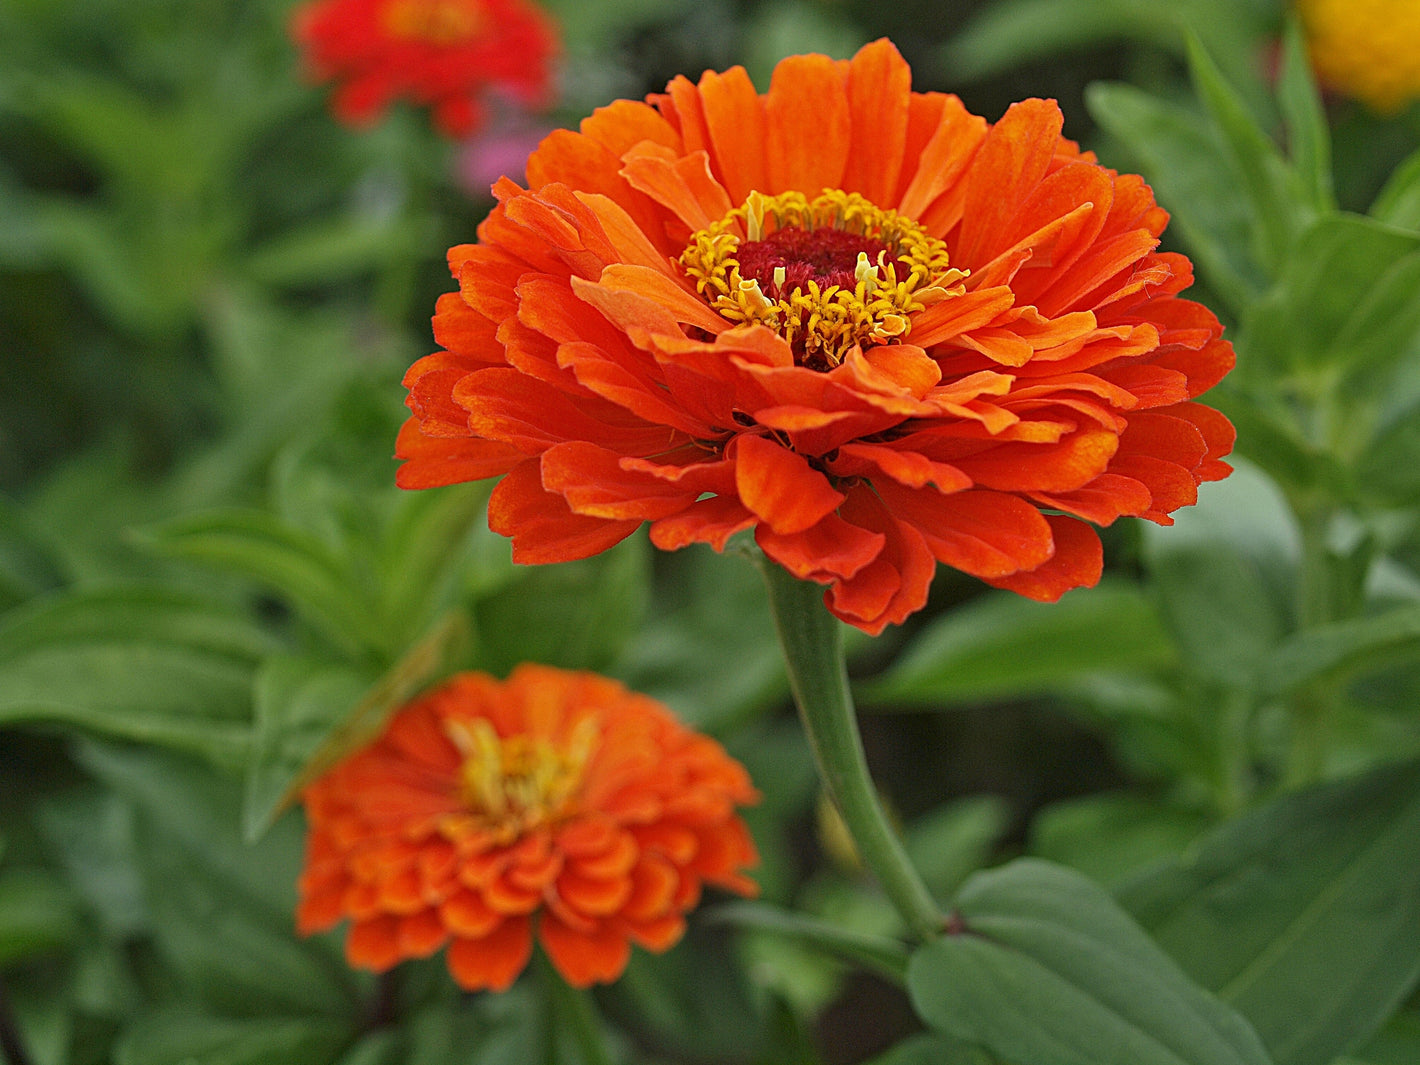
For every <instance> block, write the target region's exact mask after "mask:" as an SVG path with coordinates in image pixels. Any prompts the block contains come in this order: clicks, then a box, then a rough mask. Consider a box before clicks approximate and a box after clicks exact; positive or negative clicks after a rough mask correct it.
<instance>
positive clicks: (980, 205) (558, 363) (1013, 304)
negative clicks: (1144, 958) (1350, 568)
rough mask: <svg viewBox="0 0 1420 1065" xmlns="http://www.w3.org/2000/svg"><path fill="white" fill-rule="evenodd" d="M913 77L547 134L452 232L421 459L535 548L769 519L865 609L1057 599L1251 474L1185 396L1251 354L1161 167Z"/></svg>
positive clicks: (853, 615)
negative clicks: (1111, 536)
mask: <svg viewBox="0 0 1420 1065" xmlns="http://www.w3.org/2000/svg"><path fill="white" fill-rule="evenodd" d="M909 85H910V72H909V70H908V68H907V65H906V63H905V62H904V61H903V59H902V57H901V56H900V55H898V53H897V51H896V50H895V49H894V48H893V47H892V45H891V44H889V43H888V42H886V41H879V42H877V43H875V44H871V45H869V46H867V47H866V48H864V49H863V50H862V51H860V52H859V53H858V54H857V55H856V56H855V57H854V58H853V59H852V60H850V61H845V62H835V61H833V60H831V59H828V58H826V57H824V56H813V55H810V56H799V57H794V58H790V59H786V60H784V61H783V62H782V63H780V64H779V66H778V67H777V68H776V69H775V72H774V76H773V81H772V82H771V84H770V89H769V92H768V93H767V94H764V95H759V94H757V93H756V92H755V91H754V88H753V87H752V86H751V84H750V82H749V79H748V77H747V76H746V75H745V72H744V71H743V70H741V69H739V68H734V69H732V70H729V71H728V72H726V73H724V74H716V73H706V74H705V75H704V76H703V77H702V78H701V79H700V82H699V84H692V83H691V82H689V81H687V80H685V79H684V78H677V79H676V80H675V81H673V82H672V83H671V84H670V86H669V87H668V89H667V91H666V93H665V94H664V95H661V96H655V97H652V98H651V99H650V102H649V103H646V104H641V103H634V102H630V101H620V102H618V103H615V104H613V105H611V106H610V107H607V108H604V109H602V110H600V111H598V112H596V113H595V114H594V115H593V116H592V117H591V118H589V119H587V120H586V121H585V122H583V123H582V127H581V132H580V133H571V132H566V131H563V132H558V133H554V134H552V136H550V137H549V138H548V139H547V140H545V141H544V142H543V143H542V145H541V146H540V147H539V148H538V150H537V151H536V152H534V153H533V155H532V157H531V159H530V160H529V162H528V168H527V174H528V184H529V186H530V187H529V188H528V189H526V190H525V189H522V188H520V187H518V186H517V185H515V184H514V183H512V182H511V181H506V180H505V181H502V182H500V183H499V184H498V185H497V186H495V189H494V192H495V194H496V195H497V196H498V198H499V200H500V201H501V202H500V204H499V205H498V206H497V207H496V208H495V209H494V210H493V213H492V214H491V215H490V216H489V218H488V219H487V221H485V222H484V223H483V225H482V226H481V227H480V228H479V237H480V241H481V242H480V243H479V244H477V245H463V246H460V247H456V248H454V249H452V250H451V251H450V253H449V261H450V264H451V266H452V268H453V273H454V276H455V277H456V278H457V279H458V281H459V286H460V290H459V292H457V293H450V294H448V295H445V296H444V297H442V298H441V299H440V301H439V305H438V312H437V314H436V315H435V317H434V333H435V337H436V339H437V340H438V341H439V343H440V344H441V345H442V346H443V347H444V348H445V349H446V350H444V351H440V352H437V353H435V354H433V355H430V356H428V357H427V358H424V359H421V360H420V361H419V362H417V363H416V364H415V365H414V366H413V367H412V368H411V369H410V371H409V373H408V374H407V375H406V377H405V384H406V386H407V387H408V388H409V400H408V402H409V406H410V408H411V409H412V411H413V417H412V418H410V419H409V421H408V422H407V423H406V424H405V426H404V428H403V429H402V430H401V433H400V438H399V442H398V449H397V453H398V455H399V457H401V458H403V459H405V460H406V462H405V464H404V465H403V466H402V467H401V469H400V471H399V477H398V480H399V483H400V484H401V485H403V486H405V487H407V488H425V487H429V486H432V485H441V484H449V483H451V482H455V481H466V480H473V479H477V478H483V477H490V476H494V475H497V474H506V476H505V477H504V478H503V480H502V482H501V483H500V484H499V485H498V486H497V488H496V489H495V490H494V492H493V496H492V500H491V502H490V504H489V524H490V525H491V526H492V527H493V528H494V529H495V530H496V531H498V532H500V533H503V534H505V535H509V536H511V537H512V538H513V557H514V558H515V559H517V560H518V561H522V562H557V561H562V560H565V559H573V558H579V557H582V556H585V555H590V554H592V553H594V552H598V551H601V550H603V549H605V548H607V547H609V546H610V545H612V544H614V543H616V542H617V541H618V540H620V539H622V538H623V537H625V536H627V535H628V534H630V533H631V532H632V531H633V530H634V529H636V528H637V527H638V526H639V525H640V524H641V523H642V522H643V521H650V522H651V523H652V524H651V539H652V541H653V542H654V543H655V544H656V545H657V546H659V547H662V548H667V549H670V548H678V547H682V546H684V545H686V544H688V543H691V542H694V541H701V542H706V543H709V544H712V545H713V546H714V547H715V548H717V549H720V548H723V546H724V545H725V542H726V540H727V539H728V538H729V537H730V536H731V535H733V534H734V533H736V532H738V531H740V530H743V529H749V528H753V529H754V537H755V539H756V541H757V542H758V544H759V546H760V547H761V548H762V549H763V551H764V553H765V554H766V555H767V556H768V557H769V558H771V559H773V560H774V561H775V562H777V563H779V564H780V565H782V566H784V567H785V568H786V569H788V570H789V571H790V572H791V573H793V574H794V575H795V576H797V577H799V578H803V579H807V580H812V581H817V582H819V583H820V584H826V585H828V586H829V587H828V591H827V604H828V606H829V609H831V610H832V611H833V612H834V613H835V614H837V615H838V616H839V617H840V618H842V619H844V620H845V621H848V622H850V623H852V624H854V625H857V626H858V627H859V628H862V629H864V630H866V631H868V632H871V633H877V632H880V631H882V629H883V627H884V626H886V625H887V624H889V623H896V622H899V621H901V620H902V619H903V618H905V617H907V616H908V615H909V614H911V613H912V612H913V611H915V610H917V609H919V608H920V607H921V606H922V605H923V604H924V602H925V601H926V598H927V590H928V585H929V583H930V581H931V578H932V574H933V571H934V568H935V564H936V563H937V562H943V563H946V564H947V565H950V566H954V567H956V568H957V569H960V570H963V571H965V572H967V573H970V574H974V575H976V576H978V577H980V578H982V579H984V580H986V581H988V582H989V583H991V584H995V585H998V586H1000V587H1003V588H1010V589H1013V590H1015V591H1017V592H1020V593H1022V594H1024V595H1027V596H1031V597H1033V598H1038V599H1055V598H1057V597H1058V596H1060V595H1061V594H1062V593H1063V592H1065V591H1066V590H1068V589H1070V588H1073V587H1076V586H1079V585H1087V584H1091V583H1093V582H1094V581H1096V580H1097V579H1098V576H1099V573H1100V569H1101V552H1100V542H1099V537H1098V535H1097V534H1096V533H1095V532H1094V530H1093V528H1092V527H1091V526H1090V525H1088V524H1086V522H1094V523H1097V524H1100V525H1107V524H1109V523H1110V522H1111V521H1113V520H1114V519H1115V518H1116V517H1118V516H1120V515H1138V516H1141V517H1145V518H1149V519H1151V520H1153V521H1157V522H1160V523H1162V524H1168V523H1169V522H1170V520H1171V519H1170V518H1169V517H1168V514H1169V512H1170V511H1172V510H1174V509H1175V508H1177V507H1180V506H1182V505H1184V504H1186V503H1192V502H1193V501H1194V500H1195V498H1196V492H1197V486H1198V484H1199V482H1200V481H1204V480H1210V479H1215V478H1219V477H1222V476H1225V475H1226V473H1227V472H1228V467H1227V465H1225V464H1224V463H1223V462H1221V461H1220V458H1221V457H1222V456H1223V455H1226V454H1227V453H1228V452H1229V450H1230V449H1231V446H1232V441H1233V431H1232V427H1231V426H1230V425H1229V424H1228V422H1227V420H1226V419H1225V418H1224V417H1223V416H1222V415H1220V414H1218V413H1217V412H1216V411H1214V410H1212V409H1210V408H1208V407H1205V406H1201V405H1200V404H1198V403H1194V402H1192V399H1193V397H1194V396H1196V395H1198V394H1199V393H1200V392H1202V391H1203V390H1204V389H1206V388H1208V387H1210V386H1211V385H1213V384H1214V383H1215V382H1217V381H1218V380H1219V378H1221V377H1222V376H1223V375H1224V374H1225V373H1226V372H1227V371H1228V370H1229V369H1230V368H1231V367H1232V364H1233V352H1232V348H1231V347H1230V346H1229V345H1228V344H1227V343H1226V342H1224V341H1223V340H1221V339H1220V333H1221V327H1220V326H1219V324H1218V320H1217V319H1216V318H1215V317H1214V316H1213V315H1212V314H1211V313H1210V312H1209V311H1208V310H1207V309H1206V308H1204V307H1202V306H1201V305H1199V304H1197V303H1193V302H1189V301H1187V300H1183V299H1180V298H1178V295H1177V294H1178V293H1179V291H1181V290H1182V289H1184V288H1186V287H1188V285H1189V284H1190V283H1191V281H1192V269H1191V266H1190V264H1189V262H1188V260H1187V259H1186V258H1184V257H1183V256H1182V255H1177V254H1173V253H1167V252H1157V251H1155V250H1154V249H1155V247H1156V246H1157V245H1158V242H1159V234H1160V233H1161V232H1162V231H1163V228H1164V224H1165V222H1166V221H1167V218H1168V216H1167V214H1166V213H1165V212H1164V211H1163V210H1161V209H1160V208H1159V207H1158V206H1156V205H1155V203H1154V198H1153V194H1152V192H1151V191H1150V189H1149V187H1148V186H1147V185H1146V184H1145V183H1144V181H1143V179H1142V178H1139V177H1136V176H1133V175H1121V174H1117V173H1115V172H1114V171H1112V170H1108V169H1106V168H1104V167H1102V166H1100V165H1098V164H1097V163H1096V162H1095V158H1094V156H1093V155H1092V154H1090V153H1088V152H1081V151H1080V149H1079V148H1078V146H1077V145H1075V144H1074V143H1073V142H1071V141H1068V140H1065V139H1064V138H1062V137H1061V135H1060V130H1061V123H1062V118H1061V114H1060V110H1059V108H1058V107H1057V106H1056V105H1055V103H1054V102H1053V101H1048V100H1027V101H1025V102H1024V103H1019V104H1016V105H1015V106H1013V107H1012V108H1011V109H1010V110H1009V111H1007V113H1006V115H1005V116H1004V117H1003V118H1002V119H1001V120H1000V121H999V122H997V123H996V124H995V125H994V126H992V125H988V123H987V122H986V121H985V120H983V119H981V118H977V117H975V116H973V115H971V114H969V113H967V111H966V109H965V108H964V107H963V106H962V104H961V102H960V101H959V100H958V99H957V98H956V97H954V96H946V95H942V94H939V93H925V94H924V93H914V92H912V91H911V90H910V87H909ZM1080 519H1084V520H1083V521H1082V520H1080Z"/></svg>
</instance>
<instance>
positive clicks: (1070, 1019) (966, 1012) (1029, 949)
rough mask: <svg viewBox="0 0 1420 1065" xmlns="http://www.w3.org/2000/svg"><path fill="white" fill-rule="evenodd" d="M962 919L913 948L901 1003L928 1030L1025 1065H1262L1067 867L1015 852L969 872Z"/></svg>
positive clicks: (1244, 1037)
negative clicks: (908, 999) (908, 1003)
mask: <svg viewBox="0 0 1420 1065" xmlns="http://www.w3.org/2000/svg"><path fill="white" fill-rule="evenodd" d="M956 915H957V919H958V920H960V921H961V922H962V923H963V924H964V929H959V930H957V931H955V932H953V933H950V934H948V935H946V936H943V937H942V938H940V939H937V940H934V941H932V942H930V943H928V944H926V945H925V946H922V947H919V948H918V949H917V951H916V952H914V954H913V956H912V960H911V962H910V963H909V965H908V971H907V985H908V990H909V991H910V993H911V995H912V1001H913V1004H914V1005H915V1006H916V1008H917V1010H918V1012H919V1013H920V1014H921V1016H922V1018H923V1019H924V1020H925V1021H926V1022H927V1023H928V1024H929V1025H931V1026H932V1027H933V1028H935V1029H937V1030H938V1031H941V1032H944V1033H946V1034H947V1035H950V1036H953V1037H955V1038H957V1039H962V1040H965V1041H966V1042H968V1043H979V1044H982V1045H984V1046H986V1047H988V1048H989V1049H990V1050H991V1051H992V1052H993V1053H995V1054H996V1055H998V1056H999V1057H1002V1058H1004V1059H1006V1060H1009V1061H1028V1062H1031V1063H1032V1065H1098V1062H1099V1061H1100V1058H1101V1056H1102V1055H1104V1056H1106V1060H1110V1059H1112V1060H1115V1061H1121V1062H1123V1061H1128V1062H1130V1063H1131V1065H1180V1063H1186V1065H1243V1063H1247V1065H1267V1062H1268V1061H1269V1059H1268V1057H1267V1054H1266V1052H1265V1051H1264V1050H1263V1049H1262V1044H1261V1043H1260V1042H1259V1041H1258V1039H1257V1036H1256V1034H1255V1033H1254V1032H1253V1031H1252V1029H1251V1028H1249V1027H1248V1024H1247V1022H1246V1021H1244V1020H1243V1019H1242V1018H1241V1017H1240V1016H1238V1015H1237V1014H1236V1013H1234V1012H1233V1011H1232V1010H1230V1009H1229V1008H1228V1007H1227V1006H1225V1005H1223V1004H1222V1003H1221V1002H1219V1001H1218V1000H1216V999H1214V998H1213V997H1212V996H1210V995H1208V994H1207V993H1206V992H1204V991H1202V990H1200V989H1199V988H1198V987H1196V986H1195V985H1194V984H1193V983H1191V982H1190V981H1189V979H1188V978H1187V977H1186V976H1185V975H1184V974H1183V973H1182V972H1181V971H1180V970H1179V969H1178V967H1177V966H1176V965H1175V964H1174V963H1173V962H1172V961H1170V960H1169V958H1168V956H1167V955H1166V954H1164V953H1163V952H1162V951H1161V950H1159V948H1158V947H1157V946H1155V945H1154V943H1153V942H1152V941H1150V939H1149V937H1148V936H1146V935H1145V934H1144V933H1143V932H1142V931H1141V930H1140V929H1139V927H1138V926H1137V925H1135V924H1134V923H1133V921H1131V920H1130V919H1129V917H1128V915H1127V914H1125V913H1124V912H1123V911H1122V910H1120V909H1119V908H1118V906H1117V905H1116V904H1115V903H1114V901H1113V900H1112V899H1110V897H1109V896H1108V895H1107V894H1105V893H1104V892H1103V891H1102V890H1101V889H1100V888H1099V887H1097V886H1096V885H1095V884H1093V883H1091V882H1090V881H1088V880H1086V879H1085V878H1084V877H1082V876H1080V875H1079V874H1078V873H1073V872H1070V871H1069V870H1066V869H1063V868H1061V867H1059V866H1054V865H1050V864H1047V863H1045V862H1040V861H1036V860H1034V859H1019V860H1017V861H1014V862H1012V863H1010V864H1009V865H1006V866H1003V867H1001V868H999V869H994V870H991V871H989V872H984V873H978V874H977V875H976V876H974V877H972V879H971V880H969V881H968V882H967V884H966V886H965V887H964V888H963V889H962V891H961V894H960V895H959V896H958V897H957V909H956Z"/></svg>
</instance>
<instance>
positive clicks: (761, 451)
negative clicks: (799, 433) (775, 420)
mask: <svg viewBox="0 0 1420 1065" xmlns="http://www.w3.org/2000/svg"><path fill="white" fill-rule="evenodd" d="M734 458H735V485H736V488H737V489H738V491H739V496H740V501H741V502H743V503H744V505H745V506H747V507H748V508H749V509H750V510H752V511H754V513H755V514H757V515H758V516H759V517H760V518H761V519H762V520H763V521H765V522H768V524H769V527H770V528H771V529H772V530H773V531H774V532H776V533H779V534H781V535H787V534H790V533H800V532H803V531H804V530H805V529H808V528H810V527H811V526H813V525H815V524H816V523H817V522H819V521H820V520H821V519H822V518H824V517H825V516H827V515H829V514H831V513H833V511H834V510H835V509H836V508H837V507H838V504H840V503H842V502H843V494H842V493H841V492H838V491H836V490H835V489H834V488H833V486H832V485H831V484H829V483H828V478H827V477H825V476H824V475H823V474H822V473H820V472H819V471H818V470H816V469H814V468H813V467H812V466H810V465H809V463H808V461H807V460H806V459H805V458H804V457H803V456H802V455H797V454H795V453H794V452H792V451H789V450H788V449H786V448H783V447H780V446H779V445H778V444H775V443H773V442H771V441H769V440H767V439H765V438H764V437H760V436H749V435H745V436H741V437H739V438H738V439H737V440H736V447H735V455H734Z"/></svg>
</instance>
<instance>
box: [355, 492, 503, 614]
mask: <svg viewBox="0 0 1420 1065" xmlns="http://www.w3.org/2000/svg"><path fill="white" fill-rule="evenodd" d="M492 490H493V484H492V482H491V481H490V482H482V483H479V484H472V485H462V484H461V485H452V486H450V487H447V488H439V489H432V490H428V491H422V492H406V493H404V494H403V495H402V496H401V498H400V501H399V506H398V508H397V510H396V511H395V514H394V517H393V519H392V520H391V522H390V524H389V527H388V528H387V529H386V530H385V532H384V535H383V538H382V546H383V551H382V553H381V559H380V569H381V581H380V585H381V593H382V595H381V604H380V616H381V617H383V618H386V619H388V624H389V625H390V626H392V627H394V628H396V629H398V630H401V631H403V632H419V631H423V630H424V629H425V628H427V627H428V625H429V623H430V622H431V621H432V620H433V618H434V617H435V616H436V615H437V614H438V613H439V612H440V611H441V610H442V609H444V607H445V606H446V605H447V604H448V603H449V602H450V601H451V600H452V599H453V598H454V597H455V594H456V593H459V592H462V591H463V586H464V584H465V583H466V582H467V581H468V579H469V573H468V571H469V570H471V569H476V570H477V571H478V572H476V573H475V574H474V577H473V579H474V580H475V581H476V582H477V583H478V584H479V585H480V586H481V587H486V588H488V589H490V590H491V588H493V587H496V586H497V584H496V582H497V579H498V578H499V577H500V576H503V575H506V574H508V573H509V572H510V571H511V570H512V560H511V557H510V556H508V555H507V554H506V553H504V552H499V557H497V558H496V559H489V558H486V557H485V555H484V552H485V551H486V548H487V541H488V539H489V536H491V535H492V534H490V533H488V532H487V522H486V519H485V517H484V515H485V513H486V509H487V504H488V495H489V493H490V492H491V491H492ZM499 539H500V541H501V538H499ZM490 569H491V570H493V571H495V572H493V573H489V572H487V571H488V570H490Z"/></svg>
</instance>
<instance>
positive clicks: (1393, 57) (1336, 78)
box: [1297, 0, 1420, 112]
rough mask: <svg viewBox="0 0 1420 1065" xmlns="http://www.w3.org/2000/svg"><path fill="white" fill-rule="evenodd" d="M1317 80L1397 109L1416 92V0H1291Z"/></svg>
mask: <svg viewBox="0 0 1420 1065" xmlns="http://www.w3.org/2000/svg"><path fill="white" fill-rule="evenodd" d="M1297 10H1298V12H1299V13H1300V14H1301V16H1302V22H1303V24H1304V25H1305V26H1306V31H1307V38H1308V41H1309V42H1310V44H1311V55H1312V64H1313V66H1315V68H1316V72H1317V77H1318V79H1319V80H1320V81H1321V82H1322V84H1324V85H1326V86H1328V87H1329V88H1332V89H1335V90H1336V91H1338V92H1342V93H1345V94H1346V95H1348V96H1354V97H1355V98H1356V99H1358V100H1363V101H1365V102H1366V103H1368V104H1370V105H1371V107H1373V108H1375V109H1376V110H1377V111H1383V112H1384V111H1389V112H1394V111H1399V110H1400V109H1401V108H1402V107H1404V106H1405V105H1406V104H1407V103H1409V102H1410V101H1411V100H1414V99H1417V98H1420V0H1297Z"/></svg>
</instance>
